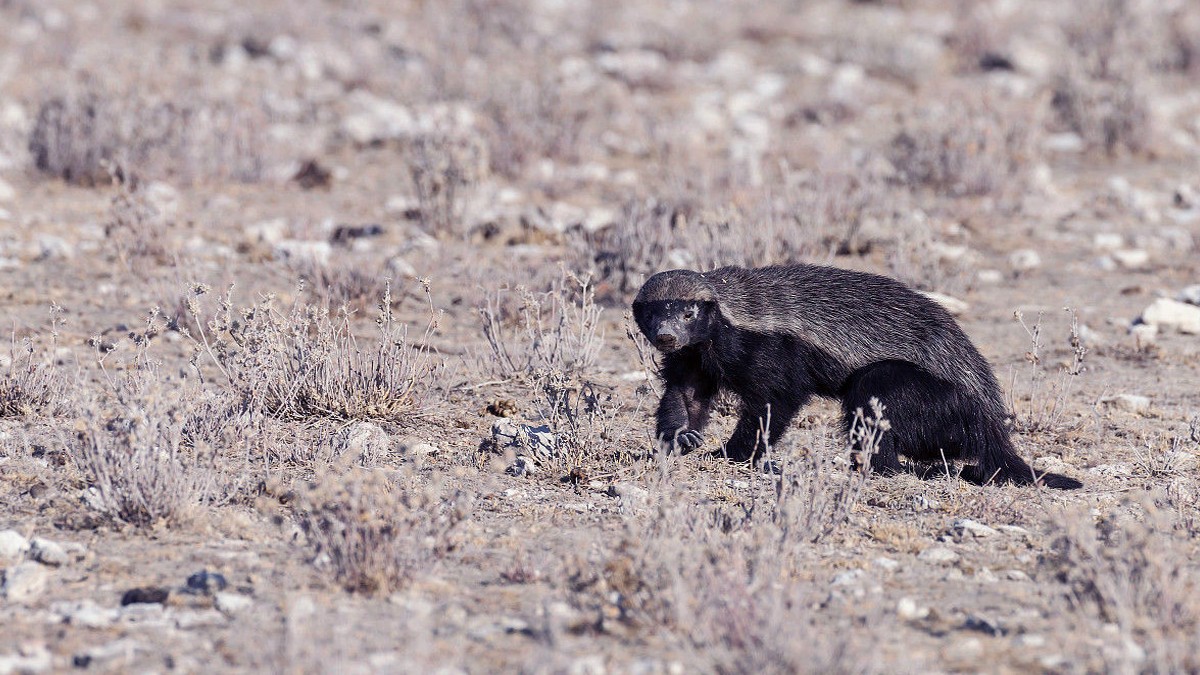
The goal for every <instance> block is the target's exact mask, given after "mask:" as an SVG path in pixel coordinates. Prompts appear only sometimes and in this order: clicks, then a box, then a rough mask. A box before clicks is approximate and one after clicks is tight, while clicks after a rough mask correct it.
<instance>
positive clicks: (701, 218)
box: [571, 158, 903, 301]
mask: <svg viewBox="0 0 1200 675" xmlns="http://www.w3.org/2000/svg"><path fill="white" fill-rule="evenodd" d="M902 198H903V195H899V194H896V192H895V190H893V189H892V187H891V186H890V185H889V184H888V182H887V178H886V177H885V176H884V174H883V172H882V171H880V169H879V167H878V164H877V163H875V162H872V161H871V159H870V158H864V159H863V160H861V161H855V162H850V161H828V162H825V163H823V164H822V165H820V166H818V167H817V168H816V169H814V170H809V171H792V170H790V169H787V168H786V167H785V168H784V169H783V170H782V174H781V176H780V177H779V179H778V181H777V182H772V184H771V186H770V187H766V188H761V189H760V190H759V191H758V192H752V193H751V196H749V197H746V198H744V199H740V200H738V202H737V203H738V204H741V206H738V205H731V204H730V202H729V200H726V199H724V198H720V197H714V196H711V195H706V196H705V199H707V200H711V201H712V202H713V203H714V204H718V203H719V205H718V206H714V207H713V208H708V207H706V206H705V202H703V201H701V200H700V198H689V197H685V196H680V197H676V198H673V199H669V200H667V199H649V200H645V201H639V202H633V203H631V204H629V205H628V206H627V207H626V209H625V214H624V216H623V217H622V218H620V219H618V220H617V221H616V223H614V224H613V225H612V226H610V227H606V228H604V229H602V230H599V231H597V232H595V233H586V232H572V233H571V236H572V237H573V240H572V244H573V246H574V248H575V252H576V255H577V256H578V258H579V259H580V260H581V261H582V265H581V266H582V267H584V268H588V269H594V270H595V272H596V278H597V283H598V284H601V285H603V286H604V288H605V290H606V291H607V295H606V297H607V296H608V295H611V296H615V297H613V298H611V299H613V300H614V301H624V300H625V299H627V298H626V297H625V296H627V295H629V294H631V293H633V292H635V291H636V290H637V289H638V287H639V286H640V285H641V283H642V282H643V281H645V279H646V278H647V277H648V276H650V275H651V274H654V273H655V272H659V271H662V270H664V269H678V268H691V269H701V270H709V269H715V268H717V267H722V266H725V265H742V266H750V267H757V266H763V265H779V264H792V263H803V262H817V263H824V262H828V261H829V260H830V259H832V258H833V257H834V256H835V255H838V254H850V255H862V254H865V253H867V252H868V251H870V249H871V247H872V246H873V245H874V244H876V243H878V242H877V239H878V238H880V237H881V236H886V235H888V234H890V229H891V227H890V225H891V223H892V221H893V220H894V219H895V217H896V214H897V213H898V212H901V211H903V205H902V203H901V199H902Z"/></svg>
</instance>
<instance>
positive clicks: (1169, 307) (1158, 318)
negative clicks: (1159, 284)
mask: <svg viewBox="0 0 1200 675" xmlns="http://www.w3.org/2000/svg"><path fill="white" fill-rule="evenodd" d="M1142 321H1143V322H1144V323H1147V324H1150V325H1153V326H1161V327H1165V328H1174V329H1176V330H1178V331H1179V332H1181V333H1189V334H1192V335H1196V334H1200V307H1197V306H1196V305H1189V304H1187V303H1184V302H1179V301H1178V300H1172V299H1170V298H1159V299H1157V300H1155V301H1154V302H1153V303H1151V304H1150V306H1149V307H1147V308H1146V310H1145V311H1143V312H1142Z"/></svg>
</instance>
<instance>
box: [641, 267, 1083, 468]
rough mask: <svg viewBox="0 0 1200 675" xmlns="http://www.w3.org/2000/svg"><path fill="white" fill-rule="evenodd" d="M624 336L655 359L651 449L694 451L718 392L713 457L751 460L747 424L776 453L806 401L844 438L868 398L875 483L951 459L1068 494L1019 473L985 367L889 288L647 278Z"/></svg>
mask: <svg viewBox="0 0 1200 675" xmlns="http://www.w3.org/2000/svg"><path fill="white" fill-rule="evenodd" d="M633 314H634V318H635V319H636V320H637V324H638V327H639V328H640V329H641V331H642V333H643V334H644V335H645V336H646V338H647V339H649V340H650V341H651V342H652V343H653V344H654V346H655V347H656V348H657V349H658V350H659V351H661V352H662V353H663V354H664V355H665V356H664V358H663V362H662V369H661V372H660V375H661V377H662V379H663V381H664V384H665V387H666V388H665V391H664V392H663V397H662V400H661V401H660V402H659V406H658V416H657V417H658V422H657V430H656V434H657V437H658V438H659V440H660V441H662V442H664V443H668V444H671V445H672V446H675V447H678V448H680V449H682V450H684V451H690V450H693V449H695V448H697V447H699V446H700V444H701V442H702V441H703V436H702V433H703V431H704V428H705V426H707V424H708V421H709V415H710V413H711V411H712V405H713V401H714V400H715V398H716V396H717V394H718V393H719V392H721V391H722V390H729V391H732V392H733V393H735V394H737V396H738V397H739V398H740V399H741V406H742V411H741V416H740V418H739V419H738V423H737V426H736V428H735V429H734V431H733V435H732V436H731V437H730V439H729V441H728V442H727V443H726V444H725V452H726V454H727V455H728V456H729V458H730V459H732V460H735V461H752V460H754V459H756V455H757V453H758V452H759V449H760V444H759V435H760V428H761V427H760V425H767V424H768V421H769V429H767V431H768V437H769V439H770V441H771V442H776V441H778V440H779V438H780V437H782V436H783V434H784V432H785V431H786V430H787V427H788V425H789V424H790V423H791V422H792V419H793V418H794V417H795V416H796V413H797V412H799V410H800V408H801V407H803V406H804V405H805V404H806V403H807V402H808V401H809V399H810V398H811V397H812V396H813V395H817V396H824V397H828V398H836V399H840V400H841V401H842V408H843V423H844V425H845V427H846V428H847V429H848V428H849V425H850V424H851V422H852V421H853V418H854V412H855V410H856V409H860V408H861V409H864V410H868V409H869V407H868V406H869V401H870V399H871V398H877V399H879V401H880V402H882V403H883V404H884V406H886V408H887V412H886V413H885V416H886V417H887V418H888V420H889V422H890V424H891V430H890V431H888V432H886V433H885V434H884V438H883V440H882V441H881V443H880V448H879V449H878V451H877V452H876V453H875V454H874V455H873V456H872V459H871V465H872V469H873V470H874V471H876V472H878V473H881V474H889V473H894V472H896V471H899V470H900V469H901V465H900V462H899V459H898V455H905V456H906V457H908V458H909V459H910V460H913V461H918V462H941V461H942V459H943V457H944V458H945V459H948V460H961V461H963V462H964V463H966V464H969V465H970V466H967V467H965V468H964V470H963V472H962V476H963V477H964V478H966V479H967V480H970V481H972V482H975V483H986V482H989V481H993V482H1011V483H1016V484H1030V483H1034V482H1040V483H1042V484H1044V485H1046V486H1048V487H1052V488H1059V489H1064V490H1066V489H1074V488H1078V487H1082V483H1080V482H1079V481H1077V480H1075V479H1073V478H1068V477H1066V476H1060V475H1058V474H1045V475H1041V476H1035V474H1034V472H1033V470H1032V469H1031V468H1030V467H1029V465H1028V464H1026V463H1025V461H1024V460H1022V459H1021V458H1020V457H1019V456H1018V455H1017V453H1016V451H1015V449H1014V448H1013V444H1012V441H1011V439H1010V438H1009V435H1008V429H1007V427H1006V424H1005V419H1006V414H1007V413H1006V409H1005V405H1004V399H1003V396H1002V394H1001V391H1000V385H999V383H998V382H997V381H996V377H995V375H994V374H993V373H992V369H991V367H990V366H989V365H988V362H987V360H985V359H984V358H983V356H982V355H981V354H980V353H979V351H978V350H977V349H976V348H975V346H974V345H973V344H971V341H970V339H968V338H967V336H966V334H965V333H964V332H963V331H962V329H961V328H959V326H958V324H957V323H955V321H954V319H953V318H951V316H950V314H949V313H948V312H946V310H944V309H943V308H942V307H941V306H940V305H938V304H937V303H935V302H933V301H932V300H929V299H928V298H926V297H925V296H923V295H920V294H919V293H916V292H915V291H913V290H911V289H909V288H908V287H907V286H905V285H903V284H901V283H900V282H898V281H896V280H894V279H889V278H887V277H883V276H879V275H877V274H869V273H865V272H855V271H851V270H844V269H839V268H835V267H822V266H816V265H788V266H775V267H762V268H757V269H747V268H741V267H723V268H721V269H717V270H713V271H711V272H703V273H701V272H693V271H689V270H673V271H669V272H660V273H658V274H655V275H654V276H652V277H650V278H649V279H648V280H647V281H646V283H645V284H644V285H643V286H642V288H641V290H640V291H639V292H638V295H637V298H636V299H635V300H634V302H633Z"/></svg>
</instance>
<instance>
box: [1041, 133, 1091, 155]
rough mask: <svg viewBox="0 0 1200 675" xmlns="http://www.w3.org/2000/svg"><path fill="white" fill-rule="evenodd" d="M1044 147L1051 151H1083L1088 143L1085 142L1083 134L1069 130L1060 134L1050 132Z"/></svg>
mask: <svg viewBox="0 0 1200 675" xmlns="http://www.w3.org/2000/svg"><path fill="white" fill-rule="evenodd" d="M1042 147H1044V148H1045V149H1046V150H1048V151H1049V152H1063V153H1075V152H1083V149H1084V148H1085V147H1087V144H1086V143H1084V141H1083V137H1082V136H1080V135H1079V134H1076V133H1072V132H1069V131H1068V132H1064V133H1060V134H1050V135H1049V136H1047V137H1046V140H1045V142H1044V143H1043V144H1042Z"/></svg>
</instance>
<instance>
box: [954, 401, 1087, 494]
mask: <svg viewBox="0 0 1200 675" xmlns="http://www.w3.org/2000/svg"><path fill="white" fill-rule="evenodd" d="M972 431H973V432H974V433H973V434H972V435H974V436H975V439H973V440H975V441H976V442H975V450H976V453H975V454H976V456H975V460H976V463H975V465H974V466H969V467H966V468H965V469H964V470H963V472H962V477H963V478H965V479H966V480H968V481H971V482H972V483H976V484H979V485H984V484H987V483H1013V484H1015V485H1032V484H1034V483H1039V484H1041V485H1045V486H1046V487H1048V488H1054V489H1056V490H1077V489H1079V488H1081V487H1083V483H1081V482H1079V481H1077V480H1075V479H1074V478H1070V477H1068V476H1063V475H1061V474H1057V473H1043V474H1039V473H1037V472H1036V471H1034V470H1033V468H1032V467H1030V466H1029V465H1028V464H1026V463H1025V460H1023V459H1021V457H1020V455H1018V454H1017V451H1016V448H1014V447H1013V443H1012V439H1011V438H1009V435H1008V430H1007V429H1005V428H1004V424H1003V423H1002V422H999V421H995V420H988V419H984V420H980V423H979V424H977V425H976V428H975V429H974V430H972Z"/></svg>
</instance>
